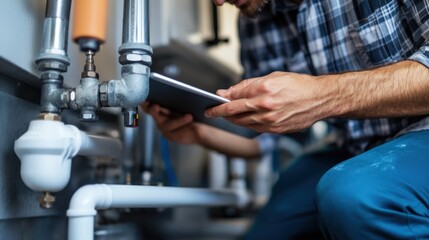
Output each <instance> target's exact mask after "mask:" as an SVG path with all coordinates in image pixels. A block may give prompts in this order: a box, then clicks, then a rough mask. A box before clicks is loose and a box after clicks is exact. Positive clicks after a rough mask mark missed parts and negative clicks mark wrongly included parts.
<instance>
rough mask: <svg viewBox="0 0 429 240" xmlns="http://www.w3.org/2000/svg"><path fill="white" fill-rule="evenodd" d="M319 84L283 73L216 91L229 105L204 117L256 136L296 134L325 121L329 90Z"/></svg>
mask: <svg viewBox="0 0 429 240" xmlns="http://www.w3.org/2000/svg"><path fill="white" fill-rule="evenodd" d="M319 83H320V82H318V81H317V80H316V77H314V76H310V75H304V74H295V73H285V72H275V73H272V74H270V75H267V76H265V77H261V78H253V79H248V80H244V81H242V82H240V83H238V84H237V85H234V86H232V87H231V88H229V89H227V90H219V91H218V92H217V94H219V95H220V96H222V97H225V98H228V99H230V100H232V101H231V102H229V103H225V104H222V105H220V106H217V107H214V108H211V109H208V110H207V111H206V116H208V117H225V118H226V119H228V120H229V121H231V122H233V123H236V124H238V125H242V126H244V127H248V128H252V129H254V130H256V131H259V132H271V133H286V132H296V131H300V130H302V129H305V128H308V127H310V126H311V125H312V124H313V123H314V122H316V121H318V120H320V119H323V118H324V117H326V115H325V113H324V111H323V109H324V108H325V107H326V104H327V102H328V101H329V99H330V96H329V95H330V94H331V92H332V91H331V90H332V89H331V90H329V91H327V90H328V89H330V88H326V89H319V86H320V84H319ZM322 90H323V91H322Z"/></svg>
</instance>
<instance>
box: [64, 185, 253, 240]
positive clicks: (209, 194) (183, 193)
mask: <svg viewBox="0 0 429 240" xmlns="http://www.w3.org/2000/svg"><path fill="white" fill-rule="evenodd" d="M242 197H243V195H242V194H241V193H239V192H236V191H235V190H228V189H225V190H210V189H197V188H178V187H155V186H137V185H107V184H95V185H86V186H84V187H82V188H80V189H79V190H78V191H77V192H76V193H75V194H74V195H73V197H72V199H71V201H70V206H69V209H68V210H67V217H68V218H69V226H68V239H69V240H91V239H93V236H94V216H95V215H96V209H107V208H156V207H185V206H207V207H208V206H237V205H243V204H244V201H247V200H248V198H245V199H241V198H242Z"/></svg>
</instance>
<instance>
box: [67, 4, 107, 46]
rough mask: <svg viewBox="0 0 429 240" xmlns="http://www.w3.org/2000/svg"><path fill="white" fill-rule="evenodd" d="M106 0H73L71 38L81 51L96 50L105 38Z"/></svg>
mask: <svg viewBox="0 0 429 240" xmlns="http://www.w3.org/2000/svg"><path fill="white" fill-rule="evenodd" d="M107 11H108V2H107V0H90V1H88V0H74V18H73V19H74V23H73V34H72V38H73V40H74V41H75V42H77V43H78V44H79V46H80V49H81V51H88V50H91V51H93V52H97V51H98V50H99V48H100V44H101V43H103V42H104V41H105V39H106V26H107Z"/></svg>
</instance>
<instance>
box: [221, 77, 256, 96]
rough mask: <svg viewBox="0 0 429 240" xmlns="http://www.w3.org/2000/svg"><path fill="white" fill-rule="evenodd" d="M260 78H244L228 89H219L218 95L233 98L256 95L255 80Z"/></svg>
mask: <svg viewBox="0 0 429 240" xmlns="http://www.w3.org/2000/svg"><path fill="white" fill-rule="evenodd" d="M259 79H260V78H251V79H246V80H243V81H241V82H239V83H237V84H235V85H233V86H231V87H230V88H228V89H226V90H223V89H221V90H218V92H216V93H217V94H218V95H220V96H222V97H224V98H228V99H231V100H235V99H240V98H248V97H250V96H253V95H254V91H253V90H254V89H255V88H252V86H253V85H254V83H255V82H257V81H258V80H259Z"/></svg>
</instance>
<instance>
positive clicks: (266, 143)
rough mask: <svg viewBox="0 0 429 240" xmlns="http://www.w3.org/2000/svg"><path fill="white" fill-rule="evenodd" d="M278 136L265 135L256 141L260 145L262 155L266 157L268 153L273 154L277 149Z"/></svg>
mask: <svg viewBox="0 0 429 240" xmlns="http://www.w3.org/2000/svg"><path fill="white" fill-rule="evenodd" d="M277 139H278V135H275V134H270V133H263V134H261V135H259V136H258V137H256V140H257V141H258V144H259V152H260V154H261V155H265V154H267V153H271V152H272V151H273V150H274V148H275V147H276V143H277Z"/></svg>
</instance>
